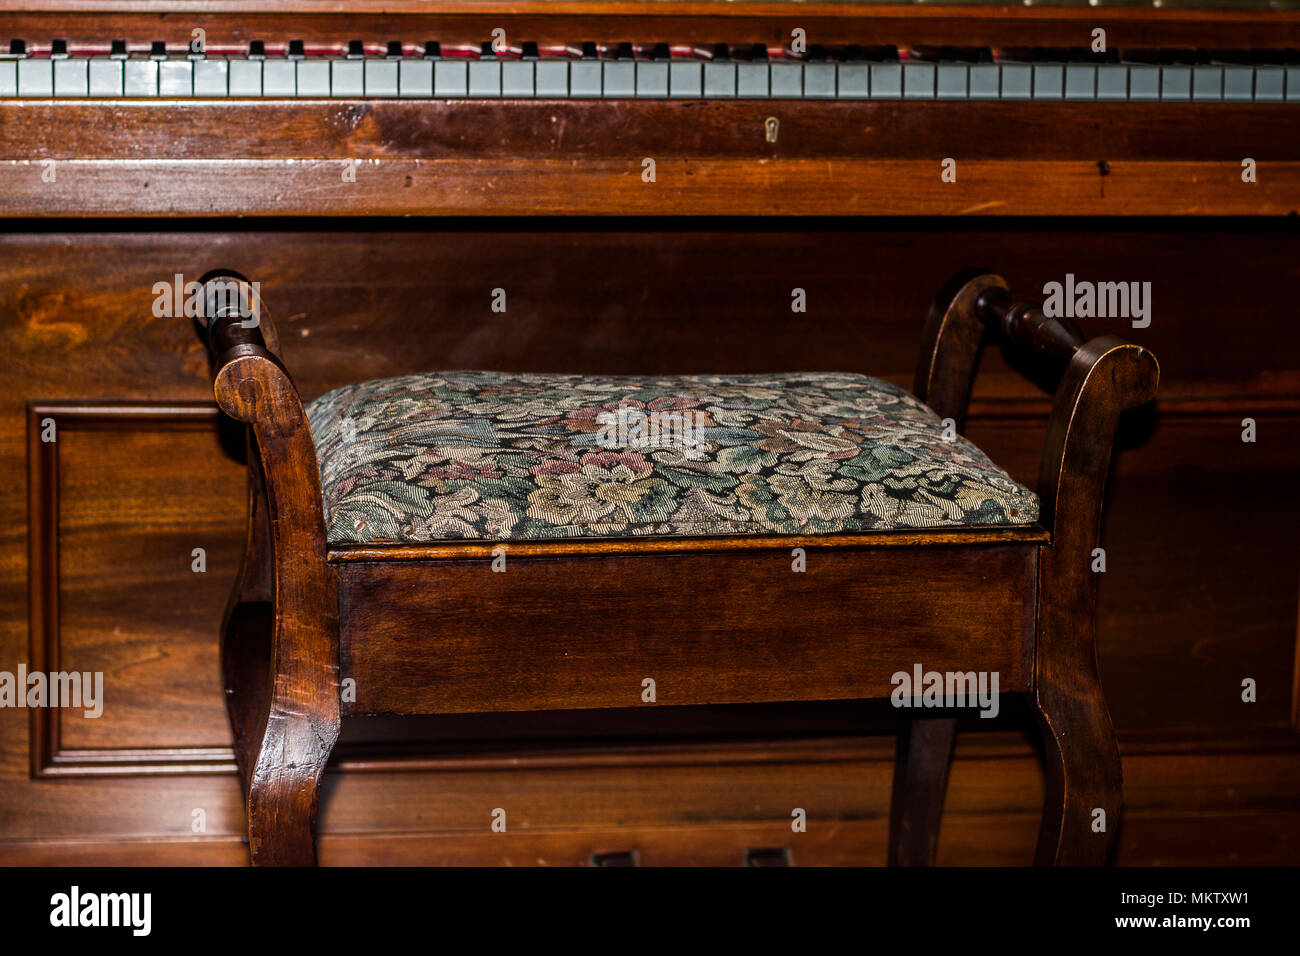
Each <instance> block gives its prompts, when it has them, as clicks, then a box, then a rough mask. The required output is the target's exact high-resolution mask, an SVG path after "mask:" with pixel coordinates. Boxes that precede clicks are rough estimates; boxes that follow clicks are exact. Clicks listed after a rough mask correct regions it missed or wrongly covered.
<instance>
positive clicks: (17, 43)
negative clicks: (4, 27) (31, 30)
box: [9, 40, 27, 56]
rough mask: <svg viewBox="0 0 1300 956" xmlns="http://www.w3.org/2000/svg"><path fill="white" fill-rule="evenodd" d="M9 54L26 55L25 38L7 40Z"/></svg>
mask: <svg viewBox="0 0 1300 956" xmlns="http://www.w3.org/2000/svg"><path fill="white" fill-rule="evenodd" d="M9 55H10V56H26V55H27V41H26V40H10V41H9Z"/></svg>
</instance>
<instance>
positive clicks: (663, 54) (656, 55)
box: [650, 43, 673, 60]
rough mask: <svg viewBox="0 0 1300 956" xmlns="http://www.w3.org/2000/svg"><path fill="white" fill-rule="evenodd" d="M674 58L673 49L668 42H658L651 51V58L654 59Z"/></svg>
mask: <svg viewBox="0 0 1300 956" xmlns="http://www.w3.org/2000/svg"><path fill="white" fill-rule="evenodd" d="M672 58H673V51H672V49H671V48H670V47H669V46H668V44H667V43H656V44H655V45H654V48H653V49H652V50H651V51H650V59H652V60H671V59H672Z"/></svg>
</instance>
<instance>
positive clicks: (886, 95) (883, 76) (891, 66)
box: [871, 63, 903, 100]
mask: <svg viewBox="0 0 1300 956" xmlns="http://www.w3.org/2000/svg"><path fill="white" fill-rule="evenodd" d="M902 95H903V64H901V63H873V64H871V98H872V99H873V100H896V99H900V98H901V97H902Z"/></svg>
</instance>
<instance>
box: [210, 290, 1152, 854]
mask: <svg viewBox="0 0 1300 956" xmlns="http://www.w3.org/2000/svg"><path fill="white" fill-rule="evenodd" d="M203 291H204V301H205V302H206V308H205V315H206V320H205V321H206V336H207V340H208V345H209V347H210V349H211V353H212V357H213V363H214V371H213V382H214V391H215V394H216V399H217V402H218V404H219V405H220V407H221V408H222V410H223V411H224V412H225V413H226V414H228V415H230V416H231V417H233V418H235V419H237V420H239V421H242V422H245V423H247V425H248V428H247V433H248V443H249V456H248V461H249V463H250V465H249V478H250V480H249V489H250V490H249V525H248V540H247V547H246V551H245V556H244V561H243V565H242V568H241V570H240V574H239V578H238V580H237V583H236V585H235V590H234V592H233V594H232V595H231V599H230V603H229V605H228V609H227V613H226V617H225V621H224V622H223V625H222V652H221V653H222V667H223V672H224V679H225V689H226V700H227V705H228V711H229V715H230V720H231V724H232V726H233V729H234V735H235V750H236V759H237V763H238V766H239V773H240V779H241V782H242V786H243V792H244V795H245V798H246V807H247V812H248V827H249V848H250V852H251V858H252V862H253V863H254V864H255V865H311V864H314V863H315V859H316V853H315V818H316V810H317V803H318V793H319V787H320V783H321V779H322V776H323V774H324V771H325V767H326V763H327V761H328V760H329V757H330V753H331V750H332V749H333V747H334V744H335V742H336V740H337V738H338V734H339V728H340V723H341V720H342V718H344V717H350V716H353V715H361V714H381V713H382V714H398V715H401V714H408V715H416V714H458V713H475V712H477V713H495V712H507V711H540V710H577V709H598V708H613V707H628V706H650V705H651V704H652V703H653V704H656V705H669V706H686V705H696V704H740V703H764V702H768V703H770V702H782V701H819V700H847V699H885V698H891V697H893V698H894V700H895V704H896V705H901V704H902V703H903V701H902V700H901V699H900V689H899V684H898V682H897V681H896V680H895V677H894V675H897V674H899V673H900V672H902V673H905V674H908V675H911V674H912V673H913V672H914V670H924V671H926V672H939V673H946V674H959V675H968V674H969V675H972V676H973V674H972V672H974V674H988V675H992V674H997V676H998V684H997V688H996V689H997V692H998V693H1000V694H1017V695H1024V696H1026V697H1027V698H1028V699H1029V701H1030V703H1031V706H1032V707H1033V709H1034V711H1035V712H1036V714H1037V715H1038V718H1039V722H1040V729H1041V731H1042V736H1043V741H1044V752H1045V758H1046V764H1047V781H1048V786H1047V802H1046V805H1045V807H1044V811H1043V818H1042V825H1041V829H1040V833H1039V842H1038V850H1037V862H1038V863H1040V864H1102V863H1104V862H1105V861H1106V859H1107V856H1108V854H1109V851H1110V847H1111V844H1112V842H1113V838H1114V834H1115V831H1116V828H1117V825H1118V822H1119V815H1120V810H1121V770H1120V760H1119V751H1118V748H1117V746H1116V742H1115V735H1114V730H1113V728H1112V725H1111V721H1110V716H1109V712H1108V710H1107V706H1106V703H1105V700H1104V698H1103V696H1102V690H1101V686H1100V683H1099V679H1098V672H1097V661H1096V651H1095V647H1094V620H1093V618H1094V608H1095V600H1096V585H1095V579H1094V575H1093V573H1092V570H1091V564H1092V560H1093V551H1094V549H1095V548H1096V547H1097V546H1098V538H1099V534H1100V518H1101V508H1102V500H1103V491H1104V485H1105V480H1106V475H1107V471H1108V466H1109V462H1110V456H1111V450H1112V443H1113V437H1114V432H1115V427H1116V424H1117V422H1118V419H1119V416H1120V413H1121V412H1122V411H1123V410H1125V409H1129V408H1134V407H1136V406H1139V405H1141V404H1144V403H1146V402H1148V401H1149V400H1150V399H1151V398H1152V397H1153V396H1154V393H1155V389H1156V383H1157V380H1158V377H1159V370H1158V366H1157V364H1156V360H1155V358H1154V356H1153V355H1152V354H1151V353H1150V352H1149V351H1147V350H1146V349H1143V348H1140V347H1138V346H1136V345H1131V344H1129V343H1126V342H1124V341H1122V340H1121V339H1119V338H1117V337H1115V336H1110V335H1107V336H1101V337H1098V338H1094V339H1090V340H1084V338H1083V337H1082V335H1081V333H1080V332H1079V330H1078V329H1077V328H1076V327H1075V326H1074V325H1073V324H1072V323H1071V322H1069V321H1068V320H1064V319H1056V318H1048V317H1047V316H1045V315H1044V313H1043V311H1042V309H1041V307H1040V306H1038V305H1035V304H1030V303H1024V302H1016V301H1014V300H1013V299H1012V297H1011V294H1010V292H1009V291H1008V288H1007V285H1006V283H1005V282H1004V281H1003V280H1002V279H1001V278H1000V277H998V276H996V275H994V274H992V273H989V272H986V271H983V270H978V269H973V270H968V271H966V272H963V273H960V274H959V275H957V276H955V277H954V278H953V279H952V280H950V282H949V283H948V284H947V285H946V286H945V288H944V289H943V290H942V291H941V293H940V295H939V296H938V298H937V299H936V300H935V303H934V305H933V307H932V308H931V312H930V315H929V318H928V322H927V325H926V329H925V333H924V341H923V346H922V350H921V359H920V362H919V368H918V371H917V376H916V382H915V388H914V394H909V393H908V392H906V391H905V390H903V389H901V388H898V387H896V386H893V385H890V384H888V383H885V382H882V381H879V380H877V379H872V378H868V377H866V376H863V375H858V374H851V373H825V372H821V373H791V374H777V375H748V376H679V377H655V378H645V379H630V378H611V377H598V376H575V375H551V374H546V375H540V374H510V373H498V372H440V373H429V374H424V375H411V376H403V377H400V378H393V379H383V380H377V381H372V382H363V383H358V384H356V385H350V386H345V387H344V388H341V389H336V390H335V391H333V392H330V393H327V394H326V395H324V396H322V397H320V398H319V399H317V400H316V401H314V402H312V403H311V404H310V405H307V406H306V407H304V405H303V403H302V401H301V399H300V397H299V395H298V392H297V389H296V388H295V386H294V383H293V381H292V379H291V377H290V375H289V373H288V371H287V370H286V369H285V367H284V366H283V365H282V364H281V362H280V359H279V357H278V354H279V345H278V339H277V336H276V331H275V326H274V323H273V322H272V321H271V318H270V316H269V315H268V314H267V312H266V309H265V308H264V306H263V304H262V303H261V301H260V298H259V297H258V296H259V294H258V292H257V287H256V286H254V285H253V284H251V283H248V282H247V280H245V279H244V278H243V277H242V276H238V275H237V274H235V273H231V272H225V271H218V272H212V273H209V274H208V275H207V276H205V277H204V280H203ZM254 317H255V318H254ZM986 327H987V329H989V330H992V331H993V332H994V333H995V334H997V335H999V336H1001V337H1002V338H1003V339H1005V341H1006V343H1007V344H1008V345H1009V346H1010V347H1012V348H1017V349H1021V350H1023V351H1024V352H1025V358H1026V361H1030V362H1034V363H1038V364H1041V365H1042V366H1043V367H1044V368H1045V369H1046V370H1048V371H1049V372H1050V374H1051V375H1052V376H1053V377H1054V378H1057V379H1058V380H1059V384H1058V386H1057V390H1056V395H1055V399H1054V403H1053V406H1052V411H1051V417H1050V419H1049V423H1048V431H1047V438H1046V442H1045V445H1044V449H1043V455H1042V462H1041V469H1040V475H1039V481H1038V487H1037V490H1036V492H1035V491H1031V490H1029V489H1027V488H1025V487H1023V486H1021V485H1020V484H1019V483H1017V482H1016V481H1014V480H1012V479H1011V478H1010V477H1009V476H1008V475H1007V474H1006V473H1005V472H1003V471H1002V470H1001V469H1000V468H998V466H996V465H995V464H994V463H993V462H991V461H990V460H989V459H988V458H987V457H986V456H985V455H984V454H983V453H982V452H980V451H979V449H978V448H976V447H975V446H974V445H973V444H971V443H970V442H969V441H968V440H966V439H965V438H963V437H961V435H960V431H961V429H962V425H963V420H964V417H965V411H966V404H967V399H968V396H969V392H970V386H971V380H972V377H973V374H974V369H975V366H976V363H977V360H978V355H979V351H980V348H981V344H982V341H983V339H984V337H985V331H986ZM665 435H666V436H667V439H665ZM800 572H801V573H800ZM990 682H991V677H990ZM651 690H652V691H653V692H651ZM901 694H902V696H903V697H907V698H909V699H908V700H907V704H908V705H909V707H908V711H907V714H906V717H905V719H904V720H903V722H902V732H901V734H900V738H899V744H898V760H897V764H896V766H895V771H894V791H893V806H892V810H891V821H890V840H889V862H890V863H892V864H897V865H924V864H930V863H932V862H933V860H934V854H935V849H936V845H937V834H938V828H939V821H940V816H941V813H942V807H943V799H944V792H945V789H946V786H947V777H948V767H949V763H950V759H951V754H952V747H953V741H954V737H955V734H956V729H957V719H956V718H955V717H954V716H953V714H954V713H955V712H956V709H957V708H953V707H952V706H951V705H952V703H953V701H951V700H949V701H948V703H949V705H950V706H949V707H948V708H941V709H936V710H932V711H929V712H926V711H924V710H919V709H918V710H912V709H911V707H912V706H919V704H920V697H921V688H919V687H916V688H913V690H912V692H911V693H910V694H909V693H907V692H905V691H904V692H901ZM913 695H914V698H915V699H912V698H913ZM962 703H970V702H969V701H962ZM1099 811H1100V812H1099ZM1102 813H1104V817H1103V816H1102ZM1101 821H1104V825H1102V826H1099V825H1098V823H1099V822H1101Z"/></svg>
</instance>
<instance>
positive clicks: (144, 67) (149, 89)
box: [122, 57, 158, 96]
mask: <svg viewBox="0 0 1300 956" xmlns="http://www.w3.org/2000/svg"><path fill="white" fill-rule="evenodd" d="M122 92H123V93H124V94H125V95H127V96H157V95H158V61H157V60H153V59H149V58H147V57H136V58H132V59H128V60H125V61H123V63H122Z"/></svg>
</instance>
